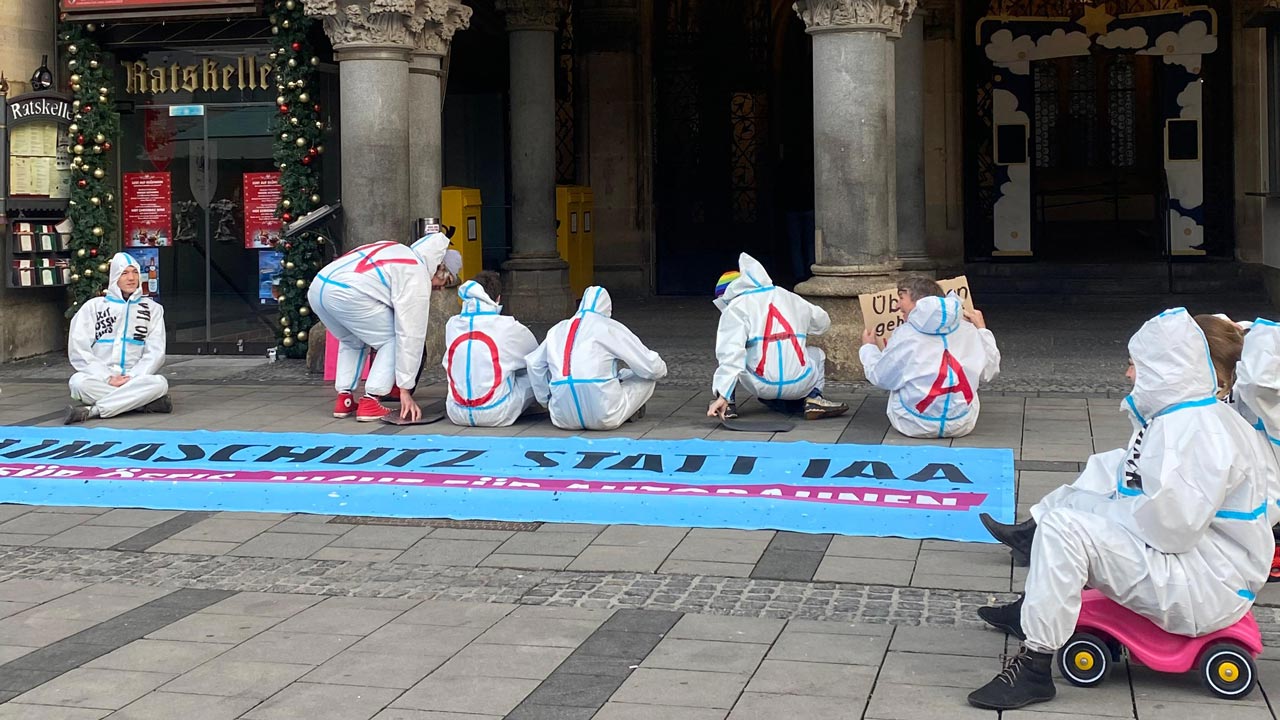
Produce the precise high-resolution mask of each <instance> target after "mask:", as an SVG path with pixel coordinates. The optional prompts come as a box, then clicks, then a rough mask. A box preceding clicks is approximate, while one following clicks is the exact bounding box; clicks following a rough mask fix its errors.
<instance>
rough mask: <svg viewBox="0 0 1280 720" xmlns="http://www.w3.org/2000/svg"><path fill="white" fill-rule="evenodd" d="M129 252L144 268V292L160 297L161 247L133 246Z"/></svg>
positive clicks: (147, 294)
mask: <svg viewBox="0 0 1280 720" xmlns="http://www.w3.org/2000/svg"><path fill="white" fill-rule="evenodd" d="M128 253H129V254H130V255H132V256H133V259H134V260H137V261H138V265H139V266H140V267H141V268H142V284H141V287H142V294H143V295H145V296H147V297H152V298H158V297H160V248H158V247H131V248H129V250H128Z"/></svg>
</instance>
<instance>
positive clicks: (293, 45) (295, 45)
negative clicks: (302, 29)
mask: <svg viewBox="0 0 1280 720" xmlns="http://www.w3.org/2000/svg"><path fill="white" fill-rule="evenodd" d="M289 47H291V48H293V51H294V52H298V51H299V50H301V49H302V43H298V42H296V43H294V44H292V45H290V46H289Z"/></svg>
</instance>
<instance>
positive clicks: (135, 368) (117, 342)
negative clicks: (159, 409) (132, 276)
mask: <svg viewBox="0 0 1280 720" xmlns="http://www.w3.org/2000/svg"><path fill="white" fill-rule="evenodd" d="M131 265H132V266H133V267H134V268H136V269H137V270H138V272H139V275H141V272H142V266H141V265H140V264H139V263H138V261H137V260H135V259H134V258H133V256H131V255H129V254H128V253H124V252H119V253H116V254H115V256H114V257H112V258H111V272H110V275H109V277H108V279H107V294H106V295H104V296H102V297H96V298H91V299H90V300H87V301H85V303H84V305H83V306H82V307H81V308H80V309H79V310H78V311H76V314H75V316H74V317H72V318H71V329H70V332H69V333H68V335H67V356H68V358H69V359H70V360H71V367H73V368H75V369H76V373H75V374H74V375H72V376H71V382H70V385H71V398H72V399H73V400H76V401H78V402H82V403H84V404H86V405H92V406H94V407H96V408H97V410H98V415H99V416H100V417H104V418H108V417H112V416H114V415H119V414H120V413H124V412H129V411H130V410H137V409H138V408H140V407H142V406H143V405H146V404H147V403H149V402H151V401H153V400H159V399H160V398H162V397H164V396H165V395H166V394H167V393H168V392H169V382H168V381H167V380H166V379H165V378H164V376H163V375H160V374H159V373H160V368H161V367H163V366H164V352H165V330H164V308H162V307H160V303H158V302H156V301H155V300H153V299H151V298H146V297H143V296H142V287H141V285H139V287H138V289H137V290H135V291H133V294H132V295H130V296H129V297H127V298H126V297H124V295H123V294H122V293H121V291H120V285H119V281H120V275H121V274H123V273H124V269H125V268H126V267H129V266H131ZM114 376H122V377H128V378H129V381H128V382H126V383H125V384H123V385H121V386H120V387H112V386H111V384H110V382H109V381H110V379H111V378H112V377H114Z"/></svg>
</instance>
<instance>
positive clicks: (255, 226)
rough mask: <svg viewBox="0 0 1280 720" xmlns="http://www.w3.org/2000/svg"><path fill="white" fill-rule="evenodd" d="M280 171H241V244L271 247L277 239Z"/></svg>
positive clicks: (278, 232)
mask: <svg viewBox="0 0 1280 720" xmlns="http://www.w3.org/2000/svg"><path fill="white" fill-rule="evenodd" d="M279 204H280V173H278V172H256V173H245V174H244V246H245V247H246V248H250V249H252V248H261V249H267V250H270V249H271V248H274V247H275V246H276V243H277V242H278V241H279V240H280V218H278V217H276V206H277V205H279Z"/></svg>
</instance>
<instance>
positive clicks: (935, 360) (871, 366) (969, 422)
mask: <svg viewBox="0 0 1280 720" xmlns="http://www.w3.org/2000/svg"><path fill="white" fill-rule="evenodd" d="M858 357H859V358H860V359H861V360H862V367H863V368H864V369H865V371H866V374H867V381H868V382H870V383H871V384H872V385H875V386H876V387H878V388H881V389H883V390H888V391H889V406H888V414H889V424H890V425H892V426H893V429H894V430H897V431H898V432H900V433H902V434H903V435H906V436H907V437H918V438H926V437H938V438H942V437H961V436H964V435H968V434H969V433H970V432H972V431H973V427H974V425H976V424H977V423H978V411H979V409H980V407H981V403H979V401H978V388H979V386H980V385H981V384H982V383H986V382H991V381H992V380H994V379H995V377H996V375H999V374H1000V350H999V349H998V348H997V347H996V338H995V336H994V335H992V334H991V331H990V330H984V329H978V328H977V327H975V326H974V325H973V323H970V322H966V321H965V320H964V316H963V314H962V305H961V302H960V300H959V299H958V298H956V297H955V296H954V295H949V296H947V297H945V298H940V297H926V298H921V299H920V301H919V302H917V303H916V306H915V308H914V309H913V310H912V311H911V312H910V313H909V314H908V315H907V322H906V323H905V324H904V325H901V326H899V327H898V329H897V330H895V331H894V333H893V335H892V336H890V338H889V342H888V343H887V344H886V345H885V348H884V350H881V349H880V348H878V347H876V346H875V345H863V346H862V349H861V350H859V351H858Z"/></svg>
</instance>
